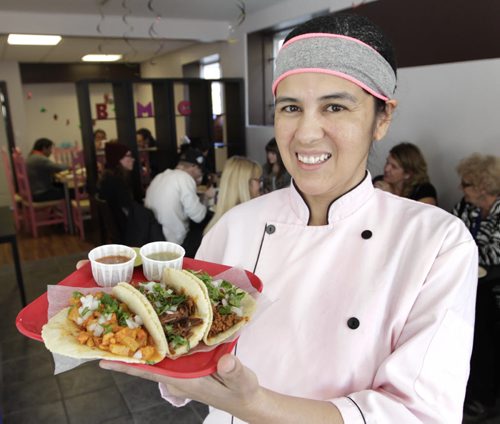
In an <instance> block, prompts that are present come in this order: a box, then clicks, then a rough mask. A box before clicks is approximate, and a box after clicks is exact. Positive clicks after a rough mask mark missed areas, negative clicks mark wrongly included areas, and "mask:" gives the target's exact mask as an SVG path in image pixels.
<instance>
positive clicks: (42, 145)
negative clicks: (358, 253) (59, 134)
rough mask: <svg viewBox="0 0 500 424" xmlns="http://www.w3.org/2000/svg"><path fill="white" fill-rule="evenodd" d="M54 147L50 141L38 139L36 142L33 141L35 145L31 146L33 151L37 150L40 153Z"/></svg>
mask: <svg viewBox="0 0 500 424" xmlns="http://www.w3.org/2000/svg"><path fill="white" fill-rule="evenodd" d="M53 145H54V142H53V141H52V140H49V139H48V138H39V139H38V140H37V141H35V144H33V149H32V151H33V150H38V151H42V150H44V149H48V148H50V147H52V146H53Z"/></svg>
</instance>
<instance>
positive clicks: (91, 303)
mask: <svg viewBox="0 0 500 424" xmlns="http://www.w3.org/2000/svg"><path fill="white" fill-rule="evenodd" d="M80 302H82V306H81V309H82V310H83V309H85V308H89V309H90V310H91V311H95V310H96V309H97V308H98V307H99V304H100V303H101V302H100V300H99V299H96V298H95V297H94V296H92V295H91V294H88V295H87V296H82V297H81V298H80ZM78 311H79V312H80V310H78Z"/></svg>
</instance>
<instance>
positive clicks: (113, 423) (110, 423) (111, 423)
mask: <svg viewBox="0 0 500 424" xmlns="http://www.w3.org/2000/svg"><path fill="white" fill-rule="evenodd" d="M99 422H100V423H101V424H135V421H134V417H133V416H132V415H131V414H127V415H122V416H121V417H116V418H111V419H107V420H104V421H99Z"/></svg>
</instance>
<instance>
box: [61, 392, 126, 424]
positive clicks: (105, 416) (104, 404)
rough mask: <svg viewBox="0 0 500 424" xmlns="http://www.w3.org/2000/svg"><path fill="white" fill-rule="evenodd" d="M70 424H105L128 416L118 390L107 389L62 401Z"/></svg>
mask: <svg viewBox="0 0 500 424" xmlns="http://www.w3.org/2000/svg"><path fill="white" fill-rule="evenodd" d="M64 403H65V405H66V410H67V413H68V417H69V422H70V424H89V423H91V424H94V423H100V422H102V423H105V422H107V420H111V419H115V418H118V417H121V416H126V415H129V410H128V408H127V405H126V404H125V402H124V401H123V399H122V396H121V394H120V392H119V391H118V389H116V388H115V387H113V386H112V387H109V388H107V389H102V390H97V391H95V392H92V393H87V394H84V395H80V396H75V397H73V398H70V399H64Z"/></svg>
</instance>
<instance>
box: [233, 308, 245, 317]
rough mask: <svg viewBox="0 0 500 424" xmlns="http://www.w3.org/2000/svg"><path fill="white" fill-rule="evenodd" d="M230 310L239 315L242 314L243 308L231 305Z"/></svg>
mask: <svg viewBox="0 0 500 424" xmlns="http://www.w3.org/2000/svg"><path fill="white" fill-rule="evenodd" d="M231 312H234V313H235V314H236V315H238V316H239V317H242V316H243V309H241V308H237V307H236V306H231Z"/></svg>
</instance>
